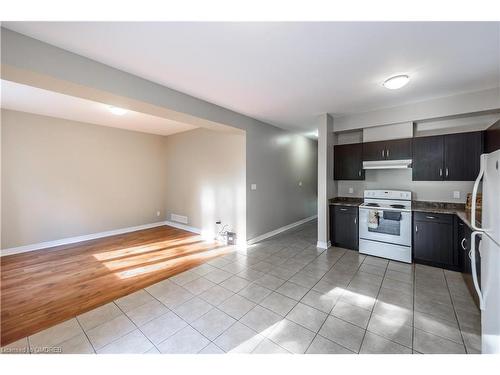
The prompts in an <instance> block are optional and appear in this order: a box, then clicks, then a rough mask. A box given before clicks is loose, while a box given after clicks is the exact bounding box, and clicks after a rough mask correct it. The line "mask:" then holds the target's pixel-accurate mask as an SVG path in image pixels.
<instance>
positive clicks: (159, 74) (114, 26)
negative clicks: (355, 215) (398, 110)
mask: <svg viewBox="0 0 500 375" xmlns="http://www.w3.org/2000/svg"><path fill="white" fill-rule="evenodd" d="M3 25H4V26H6V27H7V28H9V29H12V30H14V31H18V32H20V33H23V34H26V35H29V36H31V37H34V38H36V39H40V40H42V41H45V42H47V43H50V44H53V45H56V46H58V47H61V48H64V49H67V50H69V51H72V52H75V53H78V54H80V55H83V56H86V57H89V58H92V59H94V60H97V61H100V62H102V63H105V64H108V65H111V66H113V67H116V68H118V69H122V70H124V71H127V72H129V73H132V74H136V75H138V76H141V77H143V78H146V79H149V80H151V81H154V82H157V83H160V84H163V85H165V86H168V87H170V88H173V89H176V90H179V91H181V92H184V93H187V94H190V95H193V96H195V97H198V98H201V99H205V100H207V101H209V102H212V103H215V104H218V105H221V106H223V107H226V108H229V109H232V110H235V111H237V112H240V113H243V114H246V115H249V116H251V117H254V118H257V119H260V120H263V121H266V122H269V123H272V124H275V125H278V126H281V127H284V128H289V129H313V128H314V120H315V118H316V116H317V115H319V114H321V113H325V112H328V113H332V114H333V115H334V116H339V115H346V114H351V113H356V112H364V111H368V110H372V109H379V108H385V107H392V106H397V105H402V104H407V103H411V102H413V101H420V100H426V99H431V98H435V97H441V96H448V95H453V94H456V93H463V92H469V91H478V90H483V89H487V88H492V87H497V86H499V80H500V77H499V75H500V73H499V72H500V65H499V64H500V62H499V59H500V57H499V56H500V35H499V25H500V23H498V22H490V23H475V22H433V23H419V22H415V23H389V22H378V23H377V22H325V23H321V22H317V23H206V22H200V23H180V22H172V23H169V22H159V23H154V22H134V23H126V22H120V23H111V22H103V23H97V22H64V23H57V22H18V23H12V22H6V23H4V24H3ZM403 73H404V74H409V75H410V77H411V81H410V83H409V84H408V85H407V86H406V87H404V88H403V89H401V90H394V91H393V90H387V89H385V88H383V87H382V85H381V84H382V82H383V81H384V80H385V79H386V78H388V77H390V76H392V75H396V74H403Z"/></svg>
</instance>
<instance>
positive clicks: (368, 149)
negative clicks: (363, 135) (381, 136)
mask: <svg viewBox="0 0 500 375" xmlns="http://www.w3.org/2000/svg"><path fill="white" fill-rule="evenodd" d="M385 146H386V142H385V141H380V142H367V143H363V160H366V161H373V160H384V159H385V149H386V147H385Z"/></svg>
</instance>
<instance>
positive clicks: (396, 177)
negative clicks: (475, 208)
mask: <svg viewBox="0 0 500 375" xmlns="http://www.w3.org/2000/svg"><path fill="white" fill-rule="evenodd" d="M337 184H338V185H337V195H338V196H339V197H362V196H363V191H364V190H367V189H391V190H408V191H411V192H412V193H413V195H412V199H413V200H419V201H435V202H453V203H465V200H466V198H467V193H470V192H471V191H472V187H473V185H474V182H473V181H412V179H411V169H393V170H388V169H379V170H367V171H365V180H364V181H337ZM350 189H352V192H350ZM457 191H458V192H459V195H460V197H459V198H455V197H454V196H456V195H457V194H456V192H457Z"/></svg>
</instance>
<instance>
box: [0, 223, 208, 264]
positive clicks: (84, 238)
mask: <svg viewBox="0 0 500 375" xmlns="http://www.w3.org/2000/svg"><path fill="white" fill-rule="evenodd" d="M162 225H168V226H171V227H174V228H179V229H184V230H187V231H189V232H193V233H197V234H200V233H201V230H200V229H198V228H193V227H189V226H187V225H184V224H179V223H174V222H172V221H158V222H156V223H150V224H143V225H138V226H135V227H128V228H120V229H114V230H109V231H106V232H99V233H93V234H87V235H84V236H77V237H68V238H63V239H60V240H55V241H47V242H40V243H35V244H31V245H25V246H18V247H11V248H8V249H2V250H1V252H0V256H6V255H12V254H20V253H26V252H28V251H35V250H43V249H47V248H49V247H54V246H62V245H70V244H73V243H76V242H81V241H88V240H95V239H97V238H103V237H109V236H115V235H117V234H124V233H130V232H136V231H138V230H143V229H149V228H155V227H160V226H162Z"/></svg>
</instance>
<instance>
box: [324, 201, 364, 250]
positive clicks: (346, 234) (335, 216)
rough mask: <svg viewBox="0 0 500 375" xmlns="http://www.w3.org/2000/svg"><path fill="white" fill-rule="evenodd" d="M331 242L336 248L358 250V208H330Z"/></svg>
mask: <svg viewBox="0 0 500 375" xmlns="http://www.w3.org/2000/svg"><path fill="white" fill-rule="evenodd" d="M330 240H331V242H332V245H334V246H338V247H343V248H346V249H351V250H358V248H359V238H358V207H354V206H336V205H331V206H330Z"/></svg>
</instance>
